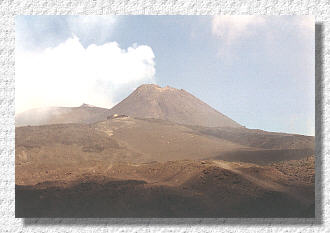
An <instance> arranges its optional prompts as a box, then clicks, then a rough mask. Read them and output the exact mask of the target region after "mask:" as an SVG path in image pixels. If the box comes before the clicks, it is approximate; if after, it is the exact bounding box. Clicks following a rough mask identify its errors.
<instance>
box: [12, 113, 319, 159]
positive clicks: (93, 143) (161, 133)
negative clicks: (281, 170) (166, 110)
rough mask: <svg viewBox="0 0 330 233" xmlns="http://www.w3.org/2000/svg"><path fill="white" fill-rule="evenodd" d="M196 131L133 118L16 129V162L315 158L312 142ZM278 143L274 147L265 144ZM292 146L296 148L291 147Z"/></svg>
mask: <svg viewBox="0 0 330 233" xmlns="http://www.w3.org/2000/svg"><path fill="white" fill-rule="evenodd" d="M198 129H199V130H196V129H194V128H193V127H190V126H186V125H179V124H175V123H172V122H170V121H164V120H159V119H141V118H132V117H121V118H116V119H109V120H106V121H102V122H98V123H94V124H58V125H56V124H55V125H44V126H26V127H17V128H16V156H18V161H20V158H22V159H23V160H24V159H26V160H31V159H33V160H35V162H36V163H38V161H41V160H45V161H47V160H49V161H56V160H59V162H60V163H61V162H62V160H64V161H67V160H78V161H80V162H81V161H89V160H91V159H92V160H106V161H126V162H135V163H139V162H152V161H169V160H182V159H191V160H200V159H222V160H228V161H241V162H255V163H269V162H274V161H281V160H289V159H299V158H303V157H306V156H309V155H312V154H314V150H313V148H314V138H313V137H307V136H301V135H287V134H283V135H282V134H276V133H268V132H265V133H263V134H262V135H259V134H260V133H259V134H258V133H255V132H254V131H253V130H247V129H241V131H244V132H245V136H244V137H245V139H246V140H248V141H244V140H243V139H241V141H239V140H236V138H235V137H234V136H232V135H233V133H230V132H234V133H236V134H237V133H238V132H237V131H236V130H234V131H233V130H231V131H229V128H225V129H222V130H221V129H220V128H218V130H219V132H224V131H226V133H227V134H228V135H226V134H224V135H218V134H215V135H213V134H210V133H209V131H207V129H208V128H203V129H204V131H205V132H204V131H203V130H201V128H198ZM217 132H218V131H217ZM240 134H241V135H244V134H243V133H242V132H241V133H240ZM242 138H243V136H242ZM275 139H276V140H277V143H276V144H275V143H273V144H271V145H269V144H267V143H265V142H267V141H271V140H273V141H274V142H275V141H276V140H275ZM290 141H292V142H294V143H293V144H291V143H288V142H290ZM256 144H259V145H264V146H263V147H258V146H256ZM27 157H28V158H27Z"/></svg>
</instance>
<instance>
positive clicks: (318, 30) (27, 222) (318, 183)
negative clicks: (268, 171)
mask: <svg viewBox="0 0 330 233" xmlns="http://www.w3.org/2000/svg"><path fill="white" fill-rule="evenodd" d="M322 38H324V26H323V25H322V24H321V23H316V25H315V218H103V219H102V218H67V219H65V218H23V224H24V226H33V225H35V226H56V225H58V226H74V225H77V226H93V225H94V226H107V225H131V226H132V225H137V226H140V225H241V226H243V225H269V224H271V225H322V224H323V222H324V221H323V218H324V216H323V172H324V170H323V158H322V155H323V140H324V123H323V110H324V99H323V96H324V61H323V57H322V54H323V52H324V42H323V40H322Z"/></svg>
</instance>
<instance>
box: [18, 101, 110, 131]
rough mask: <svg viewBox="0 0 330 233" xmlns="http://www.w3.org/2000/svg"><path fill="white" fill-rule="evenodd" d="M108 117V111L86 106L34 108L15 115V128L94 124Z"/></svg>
mask: <svg viewBox="0 0 330 233" xmlns="http://www.w3.org/2000/svg"><path fill="white" fill-rule="evenodd" d="M108 115H109V109H106V108H99V107H95V106H91V105H88V104H83V105H81V106H80V107H47V108H35V109H30V110H28V111H25V112H23V113H19V114H17V115H16V118H15V123H16V126H27V125H48V124H66V123H94V122H98V121H102V120H104V119H106V118H107V116H108Z"/></svg>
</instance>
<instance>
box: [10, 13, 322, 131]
mask: <svg viewBox="0 0 330 233" xmlns="http://www.w3.org/2000/svg"><path fill="white" fill-rule="evenodd" d="M16 49H17V50H16V112H22V111H24V110H27V109H29V108H33V107H45V106H78V105H80V104H81V103H83V102H87V103H89V104H93V105H97V106H102V107H112V106H113V105H114V104H116V103H118V102H119V101H121V100H122V99H123V98H125V97H126V96H127V95H128V94H129V93H130V92H131V91H133V90H134V89H135V88H136V87H137V86H139V85H141V84H143V83H156V84H158V85H160V86H166V85H169V86H172V87H175V88H179V89H181V88H183V89H185V90H187V91H189V92H191V93H192V94H193V95H195V96H196V97H198V98H200V99H201V100H203V101H204V102H206V103H208V104H209V105H211V106H212V107H214V108H215V109H217V110H218V111H220V112H222V113H223V114H225V115H227V116H229V117H230V118H232V119H233V120H235V121H237V122H239V123H240V124H242V125H245V126H246V127H248V128H259V129H264V130H269V131H277V132H290V133H299V134H306V135H314V134H315V132H314V121H315V117H314V116H315V113H314V112H315V111H314V104H315V93H314V91H315V75H314V66H315V64H314V60H315V55H314V50H315V49H314V19H313V18H312V17H307V16H281V17H275V16H272V17H261V16H116V17H114V16H109V17H97V16H88V17H86V16H85V17H84V16H18V17H17V18H16Z"/></svg>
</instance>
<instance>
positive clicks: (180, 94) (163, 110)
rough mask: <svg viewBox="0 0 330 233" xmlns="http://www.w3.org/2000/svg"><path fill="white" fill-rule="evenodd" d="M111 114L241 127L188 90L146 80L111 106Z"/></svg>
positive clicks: (212, 125) (209, 125)
mask: <svg viewBox="0 0 330 233" xmlns="http://www.w3.org/2000/svg"><path fill="white" fill-rule="evenodd" d="M110 113H111V114H124V115H128V116H132V117H139V118H155V119H162V120H167V121H171V122H175V123H179V124H185V125H200V126H207V127H235V128H237V127H241V125H240V124H238V123H237V122H235V121H233V120H232V119H230V118H229V117H227V116H225V115H224V114H222V113H220V112H218V111H217V110H215V109H214V108H212V107H210V106H209V105H208V104H206V103H204V102H203V101H201V100H200V99H198V98H196V97H195V96H193V95H192V94H190V93H189V92H187V91H185V90H183V89H181V90H179V89H176V88H173V87H169V86H166V87H163V88H162V87H160V86H158V85H154V84H145V85H142V86H140V87H138V88H137V89H136V90H135V91H134V92H133V93H131V94H130V95H129V96H128V97H127V98H126V99H124V100H123V101H121V102H120V103H118V104H117V105H116V106H114V107H113V108H112V109H110Z"/></svg>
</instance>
